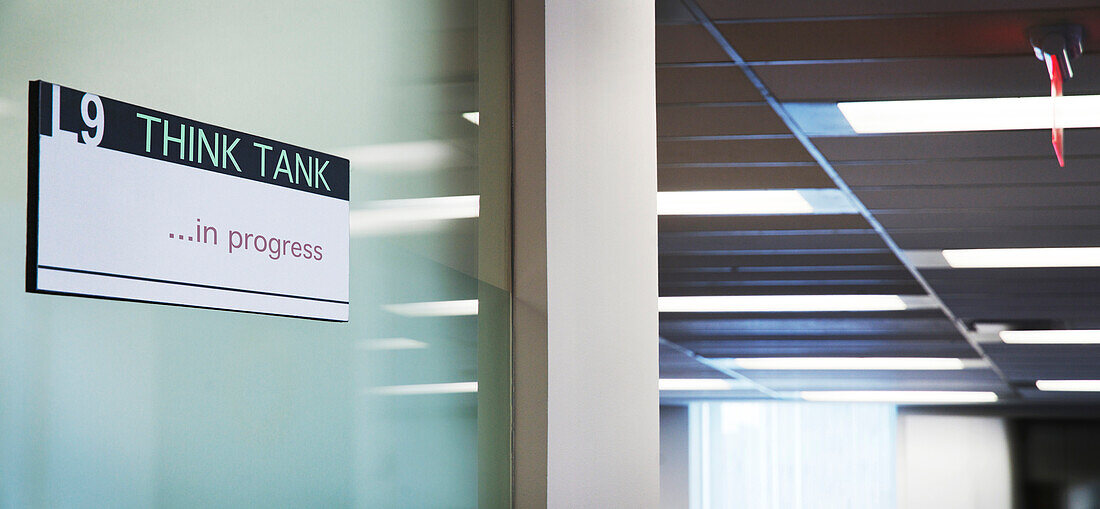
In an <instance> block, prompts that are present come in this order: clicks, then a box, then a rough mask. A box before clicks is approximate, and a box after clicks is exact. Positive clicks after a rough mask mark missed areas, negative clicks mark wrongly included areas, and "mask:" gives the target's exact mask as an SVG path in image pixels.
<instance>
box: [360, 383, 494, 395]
mask: <svg viewBox="0 0 1100 509" xmlns="http://www.w3.org/2000/svg"><path fill="white" fill-rule="evenodd" d="M366 392H367V393H368V394H381V395H386V396H411V395H420V394H462V393H469V392H477V382H452V383H443V384H414V385H387V386H383V387H371V388H369V389H367V391H366Z"/></svg>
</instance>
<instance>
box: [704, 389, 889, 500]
mask: <svg viewBox="0 0 1100 509" xmlns="http://www.w3.org/2000/svg"><path fill="white" fill-rule="evenodd" d="M690 426H691V432H690V437H689V441H690V448H691V452H690V454H691V467H690V469H691V473H690V478H691V509H788V508H800V509H835V508H845V509H892V508H894V507H895V506H896V495H895V493H896V487H895V483H896V480H895V479H896V477H895V464H896V449H895V431H896V427H897V407H896V406H895V405H890V404H871V403H800V402H779V401H761V402H723V403H696V404H693V405H692V406H691V409H690Z"/></svg>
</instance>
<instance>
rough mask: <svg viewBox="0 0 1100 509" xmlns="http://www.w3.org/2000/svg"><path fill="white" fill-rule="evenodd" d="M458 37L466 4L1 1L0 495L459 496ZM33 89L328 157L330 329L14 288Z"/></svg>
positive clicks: (73, 499) (472, 433) (463, 126)
mask: <svg viewBox="0 0 1100 509" xmlns="http://www.w3.org/2000/svg"><path fill="white" fill-rule="evenodd" d="M477 30H478V28H477V3H476V1H473V0H457V1H453V0H411V1H410V0H375V1H370V2H355V1H318V2H293V1H289V0H268V1H264V2H234V1H224V0H218V1H198V2H173V1H167V0H153V1H143V2H115V1H107V0H103V1H91V2H62V1H56V0H12V1H5V2H0V47H2V48H3V51H0V507H3V508H7V507H12V508H22V507H421V508H432V507H448V508H451V507H475V506H476V505H477V482H478V480H477V455H478V443H477V410H478V407H477V392H476V391H477V358H478V355H477V353H478V351H477V345H478V315H479V312H480V313H481V314H482V315H484V314H485V313H486V312H487V310H485V309H480V310H479V308H478V305H477V304H478V296H479V291H480V292H482V293H481V295H482V300H485V298H484V296H485V295H486V293H484V292H496V293H497V294H499V295H500V297H498V298H496V299H494V301H496V302H507V300H508V299H507V292H506V291H505V290H502V289H499V288H495V287H491V286H490V285H486V284H484V282H482V281H480V280H479V277H478V270H479V267H478V255H479V253H478V222H479V221H478V216H479V210H478V203H479V199H478V196H477V195H478V193H479V185H478V179H479V169H478V166H477V161H478V154H477V148H478V147H477V146H478V126H477V125H475V123H473V122H472V121H470V120H468V119H466V118H464V117H463V115H462V114H463V113H468V112H474V111H477V110H478V103H477V100H478V97H477V90H478V72H477V64H478V55H477ZM34 79H43V80H48V81H51V82H54V83H60V84H63V85H66V86H70V87H74V88H77V89H81V90H86V91H90V92H95V93H100V94H103V95H105V96H109V97H112V98H115V99H119V100H123V101H127V102H131V103H135V104H140V105H143V106H147V107H150V108H155V109H159V110H162V111H167V112H171V113H174V114H178V115H181V116H186V117H189V118H194V119H199V120H202V121H205V122H209V123H212V124H216V125H221V126H225V127H229V128H232V129H236V130H240V131H244V132H248V133H255V134H257V135H261V136H265V137H269V138H273V139H277V140H281V141H285V142H288V143H293V144H296V145H300V146H304V147H309V148H313V149H317V150H320V151H324V152H328V153H334V154H340V155H343V156H344V157H347V158H349V159H350V160H351V166H352V169H351V172H352V175H351V179H352V180H351V209H352V212H351V223H352V239H351V321H350V322H349V323H346V324H341V323H326V322H318V321H309V320H300V319H291V318H279V317H270V316H260V315H250V314H242V313H232V312H223V311H211V310H196V309H187V308H179V307H169V306H158V305H149V304H136V303H124V302H114V301H104V300H93V299H83V298H74V297H60V296H46V295H32V294H26V293H24V291H23V279H24V245H25V225H26V185H27V182H26V179H27V164H26V152H27V138H26V137H27V87H28V85H27V83H28V81H29V80H34ZM505 100H506V98H505ZM503 188H504V189H507V186H504V187H503ZM269 206H271V207H279V206H280V204H278V203H271V204H269ZM123 240H124V239H120V241H123ZM479 283H480V284H479ZM479 286H480V288H479ZM441 302H442V303H443V304H430V303H441ZM418 303H429V304H418ZM418 306H419V307H418ZM433 310H434V311H433ZM488 312H491V313H495V316H496V317H500V316H504V317H505V318H506V316H507V315H506V311H503V312H502V311H500V310H488ZM502 313H504V314H503V315H502ZM498 329H500V328H498ZM503 329H505V330H506V329H507V327H504V328H503ZM499 383H505V384H506V383H507V380H501V381H499ZM505 445H506V444H505Z"/></svg>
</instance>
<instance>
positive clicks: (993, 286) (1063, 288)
mask: <svg viewBox="0 0 1100 509" xmlns="http://www.w3.org/2000/svg"><path fill="white" fill-rule="evenodd" d="M1016 272H1019V271H1016ZM1043 272H1044V273H1045V274H1047V277H1042V278H1035V277H1027V278H1025V277H1021V276H1020V275H1019V274H1013V275H1012V276H1011V277H1008V278H988V277H978V278H967V277H963V276H953V277H950V278H946V279H937V280H933V281H931V283H932V287H933V288H935V289H936V291H937V292H938V293H945V294H966V293H983V294H989V295H1011V294H1013V293H1026V294H1027V295H1030V296H1033V297H1035V298H1038V297H1040V296H1046V295H1054V296H1058V295H1064V296H1074V295H1083V296H1085V297H1089V298H1091V297H1092V296H1094V295H1095V294H1097V293H1100V269H1092V274H1090V275H1088V276H1082V275H1077V276H1076V277H1069V278H1059V277H1057V276H1056V275H1054V274H1052V273H1056V272H1057V271H1056V270H1053V269H1049V270H1043ZM1098 311H1100V310H1098Z"/></svg>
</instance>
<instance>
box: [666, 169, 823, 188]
mask: <svg viewBox="0 0 1100 509" xmlns="http://www.w3.org/2000/svg"><path fill="white" fill-rule="evenodd" d="M832 187H835V184H834V183H833V181H832V180H830V179H829V177H828V176H826V175H825V172H823V171H821V168H820V167H818V166H817V165H816V164H812V163H802V164H801V165H799V166H764V167H757V166H713V167H702V168H694V167H676V166H662V167H660V168H658V169H657V190H658V191H699V190H714V189H718V190H721V189H727V190H728V189H816V188H832Z"/></svg>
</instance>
